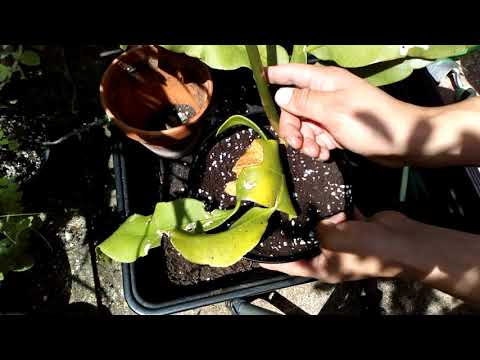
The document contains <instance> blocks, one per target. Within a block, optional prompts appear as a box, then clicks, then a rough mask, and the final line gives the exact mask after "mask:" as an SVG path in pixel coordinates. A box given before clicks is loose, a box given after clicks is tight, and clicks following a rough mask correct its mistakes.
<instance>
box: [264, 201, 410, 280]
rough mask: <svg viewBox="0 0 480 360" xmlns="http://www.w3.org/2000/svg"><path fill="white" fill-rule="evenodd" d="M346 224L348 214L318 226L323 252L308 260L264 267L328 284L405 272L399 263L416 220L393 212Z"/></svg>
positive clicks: (337, 216)
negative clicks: (407, 237) (408, 231)
mask: <svg viewBox="0 0 480 360" xmlns="http://www.w3.org/2000/svg"><path fill="white" fill-rule="evenodd" d="M355 217H356V219H357V220H352V221H346V216H345V213H339V214H336V215H334V216H332V217H330V218H328V219H325V220H323V221H321V222H320V223H319V225H318V226H317V229H316V230H317V237H318V239H319V240H320V246H321V249H322V253H321V254H320V255H318V256H316V257H314V258H312V259H309V260H299V261H295V262H291V263H285V264H261V266H262V267H264V268H266V269H269V270H275V271H280V272H283V273H286V274H289V275H292V276H303V277H312V278H317V279H320V280H322V281H325V282H327V283H338V282H341V281H349V280H360V279H364V278H369V277H394V276H397V275H399V274H401V273H402V272H403V271H404V268H403V266H402V265H401V264H400V262H399V261H398V259H399V258H401V257H402V255H401V254H404V253H406V252H407V251H408V241H405V240H406V239H405V236H408V235H407V232H406V231H405V229H410V228H411V225H412V223H414V221H413V220H410V219H408V218H407V217H406V216H404V215H402V214H400V213H397V212H393V211H385V212H380V213H378V214H376V215H374V216H373V217H371V218H369V219H365V218H364V217H363V215H361V214H360V213H359V212H358V211H357V210H356V215H355Z"/></svg>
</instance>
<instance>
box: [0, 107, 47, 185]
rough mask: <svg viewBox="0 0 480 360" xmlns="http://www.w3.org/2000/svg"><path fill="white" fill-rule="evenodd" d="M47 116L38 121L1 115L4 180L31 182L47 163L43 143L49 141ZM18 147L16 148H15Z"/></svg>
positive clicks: (0, 150)
mask: <svg viewBox="0 0 480 360" xmlns="http://www.w3.org/2000/svg"><path fill="white" fill-rule="evenodd" d="M47 120H48V118H47V116H45V115H43V116H42V115H36V116H35V118H34V119H32V118H31V117H27V116H23V115H20V114H14V113H9V112H5V113H0V130H1V131H2V132H3V139H4V140H7V141H6V142H5V143H3V144H2V143H1V141H0V177H4V176H5V177H9V178H15V179H16V181H17V182H18V183H24V182H26V181H28V180H29V179H31V178H32V177H33V176H34V175H35V174H36V173H37V172H38V171H39V170H40V168H41V166H42V164H43V163H44V161H45V160H46V152H45V149H44V148H43V147H42V142H44V141H45V140H46V133H47V129H46V122H47ZM0 140H2V139H0ZM12 146H14V147H12Z"/></svg>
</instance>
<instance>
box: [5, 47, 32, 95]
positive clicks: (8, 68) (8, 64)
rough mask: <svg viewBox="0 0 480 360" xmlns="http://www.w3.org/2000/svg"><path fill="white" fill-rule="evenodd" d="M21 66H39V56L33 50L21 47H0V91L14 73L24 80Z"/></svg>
mask: <svg viewBox="0 0 480 360" xmlns="http://www.w3.org/2000/svg"><path fill="white" fill-rule="evenodd" d="M22 65H25V66H37V65H40V56H39V55H38V54H37V52H35V51H34V50H30V49H25V48H24V46H23V45H0V90H1V89H2V88H3V87H4V86H5V85H6V84H7V83H8V82H9V81H10V80H11V79H12V78H13V76H14V75H15V74H16V73H19V74H20V78H21V79H25V74H24V72H23V69H22Z"/></svg>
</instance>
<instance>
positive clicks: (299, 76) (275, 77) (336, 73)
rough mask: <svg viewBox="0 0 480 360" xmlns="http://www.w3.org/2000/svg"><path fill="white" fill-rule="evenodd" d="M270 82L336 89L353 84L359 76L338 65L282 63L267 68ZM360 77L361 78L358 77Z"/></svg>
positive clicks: (319, 88) (325, 89)
mask: <svg viewBox="0 0 480 360" xmlns="http://www.w3.org/2000/svg"><path fill="white" fill-rule="evenodd" d="M265 77H266V78H267V81H268V82H269V83H270V84H276V85H287V86H295V87H297V88H309V89H312V90H317V91H325V92H327V91H336V90H340V89H341V88H345V87H347V86H349V84H351V82H352V81H353V80H356V79H357V77H356V76H355V75H353V74H352V73H350V72H348V71H346V70H344V69H342V68H339V67H336V66H324V65H321V64H315V65H308V64H281V65H275V66H269V67H268V68H266V69H265ZM358 79H359V78H358Z"/></svg>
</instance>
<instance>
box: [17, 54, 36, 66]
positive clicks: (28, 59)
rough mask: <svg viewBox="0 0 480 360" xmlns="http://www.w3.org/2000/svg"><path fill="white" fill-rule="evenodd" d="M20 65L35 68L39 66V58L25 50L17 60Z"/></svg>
mask: <svg viewBox="0 0 480 360" xmlns="http://www.w3.org/2000/svg"><path fill="white" fill-rule="evenodd" d="M18 61H20V63H22V64H23V65H27V66H37V65H40V56H38V54H37V53H36V52H35V51H32V50H25V51H24V52H23V53H22V54H21V55H20V58H19V59H18Z"/></svg>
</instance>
